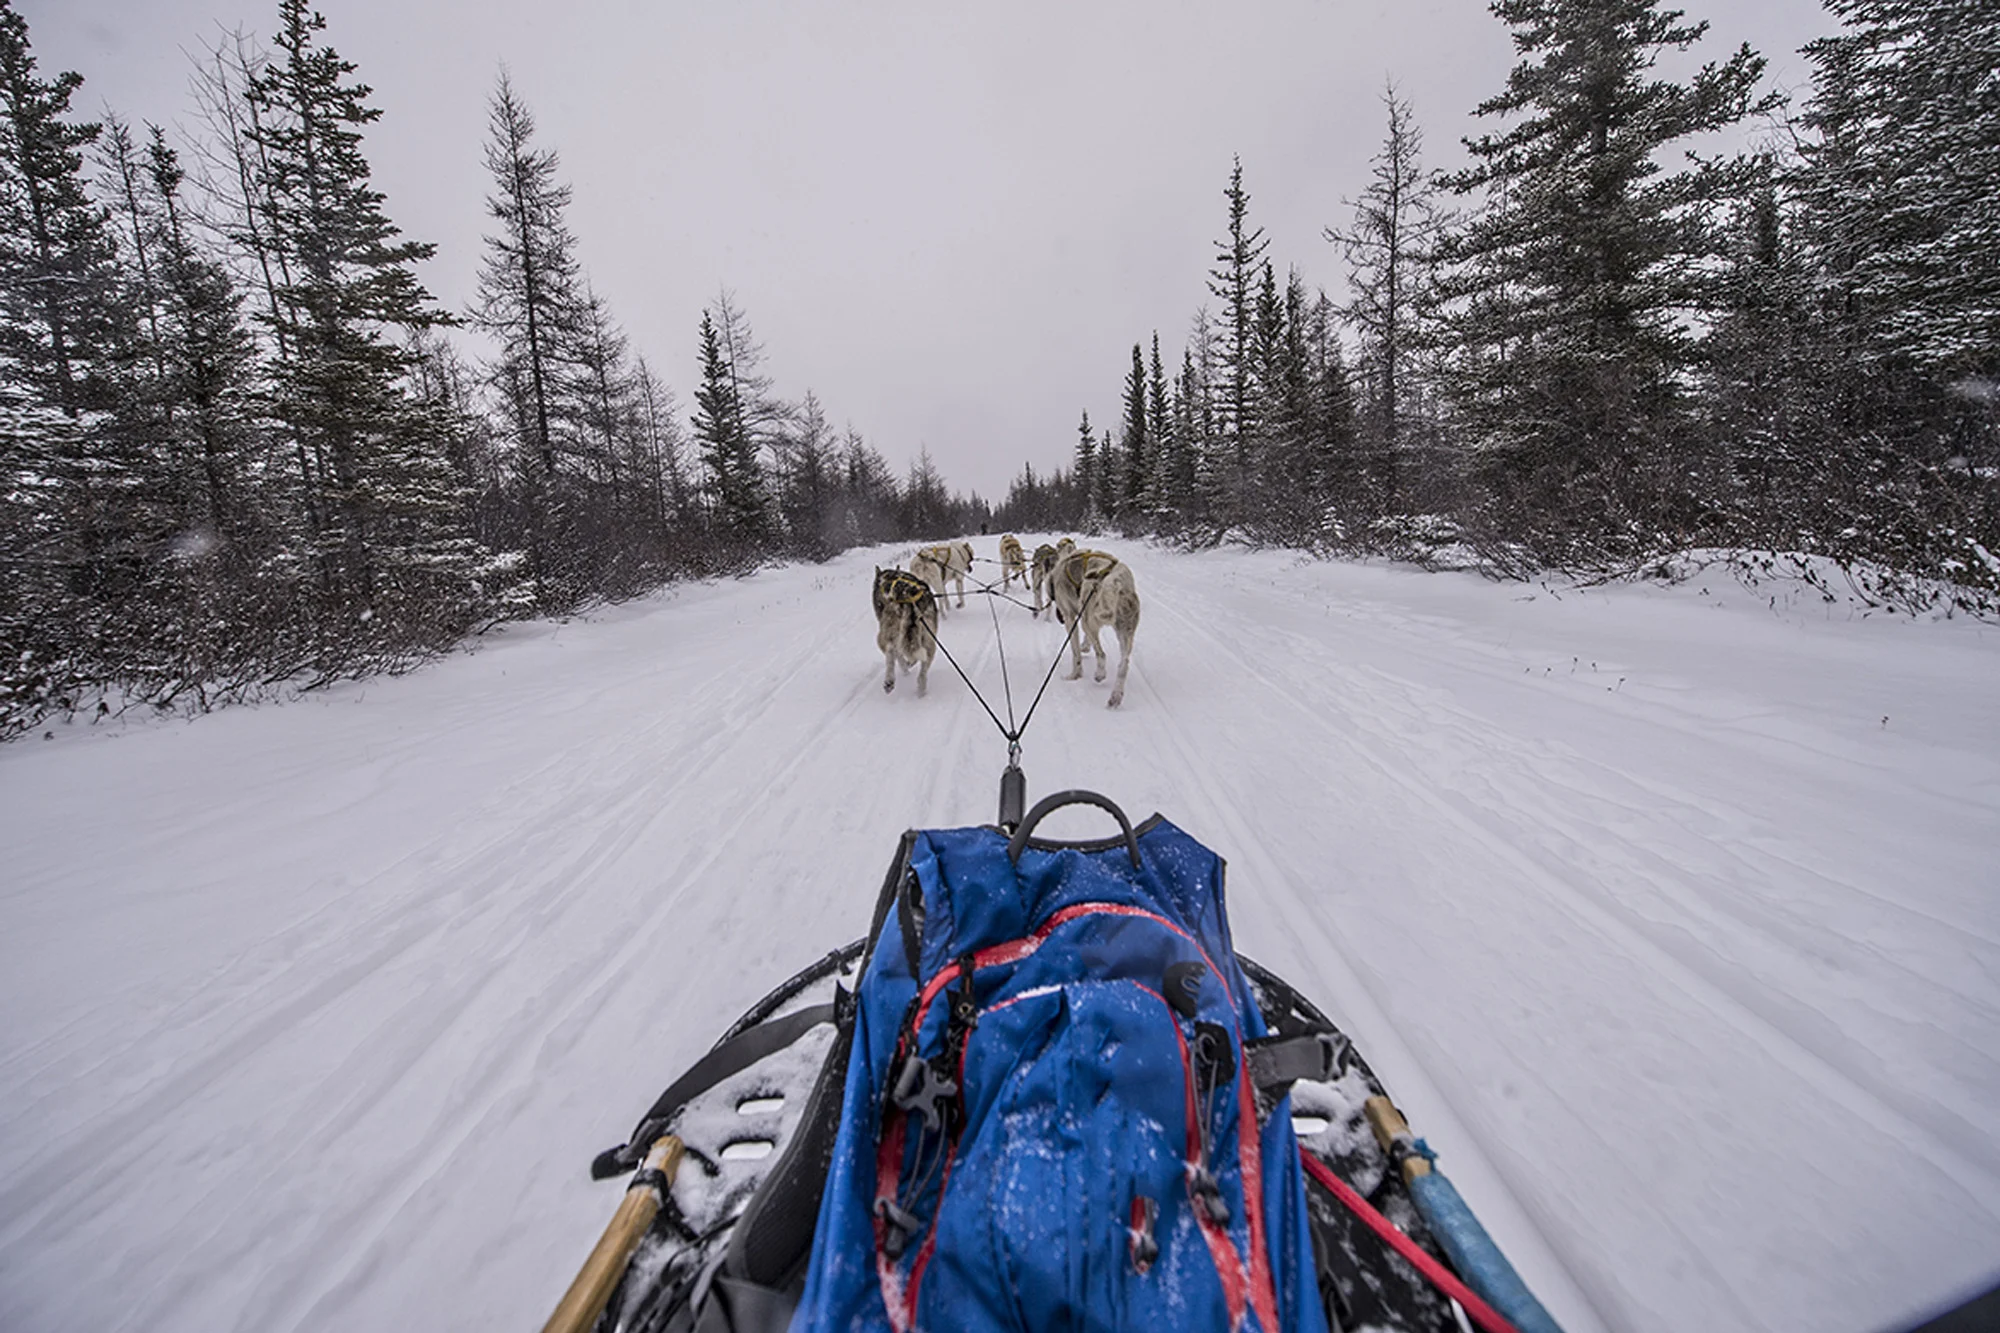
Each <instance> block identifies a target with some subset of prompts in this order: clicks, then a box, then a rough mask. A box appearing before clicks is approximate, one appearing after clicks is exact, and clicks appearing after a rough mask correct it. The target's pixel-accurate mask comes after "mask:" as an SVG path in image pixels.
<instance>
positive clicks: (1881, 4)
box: [1800, 0, 2000, 382]
mask: <svg viewBox="0 0 2000 1333" xmlns="http://www.w3.org/2000/svg"><path fill="white" fill-rule="evenodd" d="M1827 8H1828V9H1829V10H1830V11H1831V12H1832V13H1833V14H1834V15H1835V16H1837V17H1838V18H1839V19H1840V20H1841V24H1842V29H1841V31H1840V32H1839V33H1837V34H1836V35H1834V36H1831V37H1825V38H1821V39H1820V40H1818V41H1815V42H1813V43H1810V44H1809V45H1808V46H1807V47H1806V54H1807V56H1808V57H1810V58H1811V59H1812V60H1813V62H1814V66H1815V72H1816V76H1817V77H1816V81H1815V90H1814V94H1813V97H1812V100H1811V102H1810V103H1809V104H1808V106H1807V110H1806V116H1805V118H1804V123H1805V124H1806V126H1807V127H1808V128H1810V129H1813V130H1816V131H1818V138H1817V139H1816V140H1815V141H1809V142H1808V143H1807V144H1806V145H1805V147H1804V151H1805V156H1806V161H1807V167H1808V170H1807V171H1806V172H1805V173H1804V175H1803V178H1802V179H1801V181H1800V184H1801V187H1802V194H1803V197H1804V199H1805V201H1806V203H1807V204H1808V207H1809V210H1810V212H1809V220H1808V225H1809V228H1810V232H1809V235H1810V238H1811V240H1812V243H1813V244H1814V245H1815V247H1816V248H1817V249H1818V251H1819V252H1820V254H1821V256H1822V259H1823V264H1824V267H1825V268H1826V269H1827V270H1828V272H1829V275H1830V276H1831V277H1833V278H1834V280H1835V281H1836V282H1837V284H1838V290H1839V291H1841V292H1842V293H1843V294H1844V295H1846V296H1847V297H1848V298H1849V299H1851V300H1852V302H1853V303H1854V305H1855V307H1856V312H1857V314H1858V316H1859V317H1860V319H1861V320H1862V322H1863V324H1864V329H1863V336H1864V338H1865V342H1864V344H1863V346H1862V348H1861V350H1862V352H1863V354H1864V355H1865V356H1868V357H1869V358H1871V359H1885V358H1900V359H1902V360H1903V361H1904V362H1905V363H1906V364H1908V365H1910V366H1911V367H1913V368H1915V369H1916V370H1918V371H1919V372H1921V373H1923V374H1925V375H1927V376H1929V377H1930V378H1932V379H1933V380H1934V381H1938V382H1948V381H1950V380H1952V379H1955V378H1959V377H1963V376H1977V377H1982V378H1992V377H1995V376H2000V191H1996V189H1995V188H1994V183H1995V182H1996V181H2000V79H1996V78H1995V76H1994V68H1995V61H1996V59H2000V12H1996V11H1995V9H1994V7H1993V6H1992V5H1990V4H1982V3H1974V2H1973V0H1827Z"/></svg>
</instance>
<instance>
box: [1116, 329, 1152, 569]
mask: <svg viewBox="0 0 2000 1333" xmlns="http://www.w3.org/2000/svg"><path fill="white" fill-rule="evenodd" d="M1149 431H1150V422H1149V418H1148V416H1147V412H1146V362H1145V353H1144V350H1143V349H1142V348H1141V347H1140V345H1139V344H1138V343H1133V344H1132V369H1131V370H1130V371H1128V372H1127V373H1126V376H1125V418H1124V423H1123V432H1124V435H1123V439H1122V440H1121V441H1120V443H1119V449H1118V453H1119V461H1120V463H1121V464H1122V467H1121V468H1120V475H1119V476H1118V478H1117V479H1116V481H1117V486H1116V490H1117V499H1118V506H1117V514H1116V517H1117V518H1118V520H1119V521H1120V522H1121V523H1122V524H1123V525H1124V527H1125V528H1126V530H1127V531H1131V532H1140V531H1144V530H1145V527H1146V478H1147V475H1148V470H1149V469H1150V468H1151V466H1152V460H1153V441H1152V440H1151V438H1150V437H1149Z"/></svg>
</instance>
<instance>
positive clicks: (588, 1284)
mask: <svg viewBox="0 0 2000 1333" xmlns="http://www.w3.org/2000/svg"><path fill="white" fill-rule="evenodd" d="M683 1151H685V1150H684V1148H683V1147H682V1145H681V1141H680V1140H679V1139H677V1138H675V1137H674V1136H673V1135H672V1134H662V1135H661V1136H660V1137H659V1138H658V1139H656V1140H654V1142H653V1146H652V1148H651V1149H650V1150H649V1151H648V1152H647V1153H646V1160H645V1161H644V1162H643V1163H642V1164H641V1165H640V1167H639V1173H638V1174H637V1175H636V1176H634V1177H633V1179H632V1187H631V1188H630V1189H628V1190H626V1191H625V1197H624V1199H622V1200H621V1201H620V1202H619V1204H618V1211H617V1212H616V1213H613V1214H612V1215H611V1225H609V1226H607V1227H606V1228H604V1235H603V1236H602V1237H600V1238H599V1239H598V1242H597V1248H595V1249H593V1250H592V1251H591V1252H590V1257H589V1258H588V1259H585V1260H584V1261H583V1267H582V1268H581V1269H580V1270H579V1271H578V1272H577V1275H576V1280H575V1281H574V1282H571V1283H570V1284H569V1290H568V1291H566V1292H564V1293H563V1298H562V1300H560V1301H558V1302H557V1303H556V1310H555V1313H554V1314H552V1315H550V1316H549V1322H548V1323H546V1324H544V1325H543V1326H542V1333H585V1330H587V1329H589V1328H590V1327H591V1326H592V1325H593V1324H595V1323H596V1322H597V1317H598V1316H599V1315H600V1314H602V1313H604V1304H605V1302H606V1301H608V1300H610V1299H611V1292H612V1289H613V1288H615V1287H616V1286H617V1285H618V1279H619V1278H621V1277H623V1276H624V1275H625V1265H626V1264H627V1263H629V1262H630V1261H631V1258H632V1251H633V1250H634V1249H636V1248H637V1247H638V1244H639V1241H640V1238H641V1237H643V1236H644V1235H645V1234H646V1232H647V1230H648V1229H649V1228H651V1226H652V1225H653V1219H654V1218H655V1217H657V1216H658V1215H659V1212H660V1205H661V1203H662V1202H663V1195H664V1192H665V1191H666V1190H667V1189H668V1188H669V1187H670V1186H671V1185H672V1184H673V1183H674V1172H675V1171H676V1170H677V1169H679V1167H680V1164H681V1154H682V1153H683Z"/></svg>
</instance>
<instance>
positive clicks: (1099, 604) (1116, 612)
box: [1050, 551, 1139, 708]
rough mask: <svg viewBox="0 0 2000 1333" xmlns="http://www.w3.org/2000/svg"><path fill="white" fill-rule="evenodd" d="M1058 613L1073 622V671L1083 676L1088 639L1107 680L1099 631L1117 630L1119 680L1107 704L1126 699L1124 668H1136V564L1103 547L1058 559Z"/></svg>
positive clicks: (1054, 586) (1054, 588)
mask: <svg viewBox="0 0 2000 1333" xmlns="http://www.w3.org/2000/svg"><path fill="white" fill-rule="evenodd" d="M1050 591H1051V592H1052V593H1053V594H1054V597H1055V605H1056V618H1057V619H1058V620H1060V621H1062V623H1063V624H1065V625H1067V626H1069V652H1070V673H1069V676H1068V677H1067V679H1069V680H1079V679H1081V678H1082V676H1083V644H1084V641H1085V640H1086V639H1088V640H1089V641H1090V651H1091V652H1092V653H1094V654H1096V656H1097V679H1099V680H1103V679H1104V645H1103V644H1102V643H1100V642H1098V638H1097V634H1098V631H1099V630H1101V629H1103V628H1104V627H1105V626H1107V625H1109V626H1110V627H1111V628H1112V629H1114V630H1116V631H1117V633H1118V680H1117V683H1116V684H1114V685H1113V686H1112V687H1111V698H1110V699H1108V700H1106V702H1105V706H1106V707H1107V708H1116V707H1117V706H1118V705H1119V704H1121V703H1123V702H1125V673H1126V672H1128V671H1130V670H1131V669H1132V637H1133V636H1134V635H1135V634H1137V633H1138V632H1139V585H1138V583H1137V582H1136V581H1135V580H1134V579H1133V577H1132V568H1131V566H1129V565H1127V564H1126V563H1125V562H1124V561H1122V560H1120V559H1118V557H1116V556H1113V555H1106V554H1105V553H1104V552H1102V551H1072V552H1070V553H1069V554H1068V555H1067V556H1065V557H1064V558H1063V559H1061V560H1059V561H1058V562H1057V563H1056V569H1055V575H1054V577H1053V578H1052V579H1051V580H1050Z"/></svg>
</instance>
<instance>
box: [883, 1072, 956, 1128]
mask: <svg viewBox="0 0 2000 1333" xmlns="http://www.w3.org/2000/svg"><path fill="white" fill-rule="evenodd" d="M956 1096H958V1084H957V1083H956V1082H954V1081H953V1080H952V1079H950V1078H947V1077H945V1076H944V1075H943V1074H940V1073H938V1071H937V1069H936V1068H935V1067H934V1066H933V1065H932V1064H931V1062H930V1061H929V1060H926V1059H924V1058H923V1057H922V1056H919V1055H912V1056H910V1057H909V1058H907V1059H906V1060H904V1061H903V1067H902V1068H901V1069H899V1070H897V1071H896V1085H895V1087H894V1088H892V1089H891V1090H890V1092H889V1100H890V1102H891V1103H892V1104H893V1105H894V1106H895V1108H896V1109H897V1110H899V1111H901V1112H903V1113H904V1114H905V1115H917V1116H920V1117H922V1119H923V1122H924V1128H925V1129H928V1130H932V1131H935V1132H942V1131H943V1130H944V1118H945V1109H946V1105H947V1104H948V1103H949V1101H950V1099H951V1098H953V1097H956Z"/></svg>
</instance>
